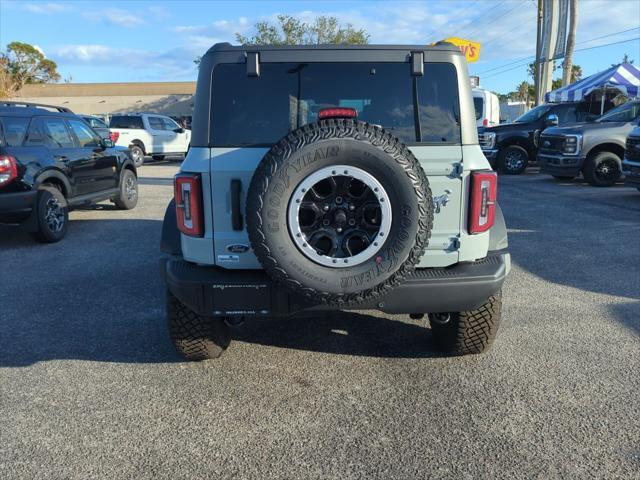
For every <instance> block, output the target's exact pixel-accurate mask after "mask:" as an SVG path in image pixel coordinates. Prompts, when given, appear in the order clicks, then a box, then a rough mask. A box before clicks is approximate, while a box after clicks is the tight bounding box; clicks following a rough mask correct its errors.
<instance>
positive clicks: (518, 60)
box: [477, 27, 640, 75]
mask: <svg viewBox="0 0 640 480" xmlns="http://www.w3.org/2000/svg"><path fill="white" fill-rule="evenodd" d="M639 28H640V27H635V28H630V29H628V30H621V31H619V32H614V33H609V34H607V35H601V36H599V37H594V38H590V39H588V40H583V41H581V42H578V43H577V45H582V44H585V43H589V42H592V41H594V40H600V39H602V38H606V37H613V36H614V35H619V34H621V33H627V32H632V31H633V30H638V29H639ZM485 45H486V44H485ZM602 46H606V45H602ZM576 51H580V50H576ZM532 58H535V55H529V56H528V57H522V58H519V59H517V60H514V61H512V62H509V63H505V64H502V65H498V66H497V67H492V68H489V69H488V70H484V71H482V72H479V73H477V75H483V74H485V73H489V72H493V71H494V70H500V69H502V68H504V67H508V66H510V65H514V64H516V63H519V62H522V61H525V60H530V59H532ZM506 71H509V70H506Z"/></svg>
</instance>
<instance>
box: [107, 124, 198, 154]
mask: <svg viewBox="0 0 640 480" xmlns="http://www.w3.org/2000/svg"><path fill="white" fill-rule="evenodd" d="M109 130H110V131H111V140H112V141H113V142H114V143H115V144H116V145H120V146H123V147H128V148H129V150H130V151H131V156H132V158H133V160H134V162H135V164H136V167H139V166H140V165H142V163H143V162H144V157H145V156H146V155H151V156H152V157H153V159H154V160H162V159H163V158H164V157H165V156H166V155H184V154H186V153H187V150H189V143H190V142H191V132H190V131H189V130H185V129H184V128H182V127H181V126H180V125H178V124H177V123H176V122H175V121H174V120H173V119H171V118H170V117H167V116H165V115H157V114H152V113H132V114H129V113H127V114H118V115H113V116H112V117H111V120H110V121H109Z"/></svg>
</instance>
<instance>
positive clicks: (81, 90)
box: [11, 82, 195, 117]
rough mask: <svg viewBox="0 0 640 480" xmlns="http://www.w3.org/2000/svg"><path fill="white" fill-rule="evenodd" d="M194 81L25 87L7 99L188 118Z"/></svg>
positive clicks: (82, 109)
mask: <svg viewBox="0 0 640 480" xmlns="http://www.w3.org/2000/svg"><path fill="white" fill-rule="evenodd" d="M194 93H195V83H194V82H167V83H103V84H100V83H87V84H72V83H68V84H64V83H63V84H42V85H26V86H25V88H24V89H22V90H21V91H20V92H19V93H18V95H16V96H15V97H14V98H12V99H11V100H13V101H19V102H27V103H28V102H32V103H44V104H47V105H56V106H61V107H67V108H70V109H71V110H72V111H74V112H75V113H82V114H90V115H105V116H108V115H109V114H113V113H117V112H154V113H162V114H165V115H169V116H173V117H190V116H191V115H192V112H193V95H194Z"/></svg>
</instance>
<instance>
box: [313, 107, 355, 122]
mask: <svg viewBox="0 0 640 480" xmlns="http://www.w3.org/2000/svg"><path fill="white" fill-rule="evenodd" d="M357 116H358V112H357V111H356V109H355V108H342V107H337V108H323V109H322V110H320V111H319V112H318V119H320V120H323V119H325V118H356V117H357Z"/></svg>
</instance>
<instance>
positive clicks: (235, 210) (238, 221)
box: [231, 178, 244, 231]
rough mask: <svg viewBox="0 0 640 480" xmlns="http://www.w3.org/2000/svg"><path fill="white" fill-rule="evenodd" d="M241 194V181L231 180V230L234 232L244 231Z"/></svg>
mask: <svg viewBox="0 0 640 480" xmlns="http://www.w3.org/2000/svg"><path fill="white" fill-rule="evenodd" d="M241 194H242V181H240V180H239V179H237V178H234V179H233V180H231V228H233V229H234V230H235V231H242V230H243V229H244V219H243V218H242V208H241V206H240V197H241Z"/></svg>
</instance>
